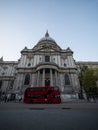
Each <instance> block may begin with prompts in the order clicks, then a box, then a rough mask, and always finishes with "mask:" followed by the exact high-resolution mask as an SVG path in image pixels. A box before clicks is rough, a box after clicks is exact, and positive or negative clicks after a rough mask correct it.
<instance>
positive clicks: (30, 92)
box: [24, 86, 61, 103]
mask: <svg viewBox="0 0 98 130" xmlns="http://www.w3.org/2000/svg"><path fill="white" fill-rule="evenodd" d="M24 103H61V98H60V90H59V87H51V86H49V87H28V88H26V90H25V92H24Z"/></svg>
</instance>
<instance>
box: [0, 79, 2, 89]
mask: <svg viewBox="0 0 98 130" xmlns="http://www.w3.org/2000/svg"><path fill="white" fill-rule="evenodd" d="M1 87H2V80H0V89H1Z"/></svg>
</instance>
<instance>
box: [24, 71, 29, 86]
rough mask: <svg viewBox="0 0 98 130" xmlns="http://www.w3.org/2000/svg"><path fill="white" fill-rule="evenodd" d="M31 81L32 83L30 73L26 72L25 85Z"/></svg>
mask: <svg viewBox="0 0 98 130" xmlns="http://www.w3.org/2000/svg"><path fill="white" fill-rule="evenodd" d="M29 83H30V74H26V76H25V81H24V85H29Z"/></svg>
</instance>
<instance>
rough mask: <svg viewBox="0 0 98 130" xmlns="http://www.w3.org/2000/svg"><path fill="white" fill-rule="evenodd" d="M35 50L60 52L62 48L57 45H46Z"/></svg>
mask: <svg viewBox="0 0 98 130" xmlns="http://www.w3.org/2000/svg"><path fill="white" fill-rule="evenodd" d="M33 51H34V52H60V49H59V48H58V47H56V46H50V45H44V46H41V47H39V48H38V49H36V50H33Z"/></svg>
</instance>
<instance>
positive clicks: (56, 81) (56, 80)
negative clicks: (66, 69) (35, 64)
mask: <svg viewBox="0 0 98 130" xmlns="http://www.w3.org/2000/svg"><path fill="white" fill-rule="evenodd" d="M57 84H58V78H57V71H56V70H55V85H56V86H57Z"/></svg>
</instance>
